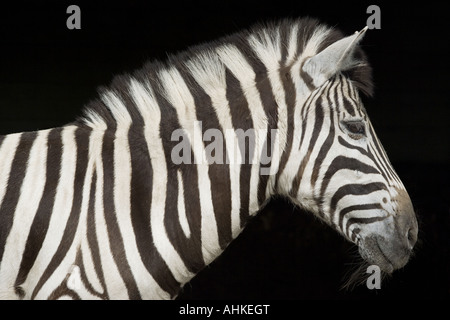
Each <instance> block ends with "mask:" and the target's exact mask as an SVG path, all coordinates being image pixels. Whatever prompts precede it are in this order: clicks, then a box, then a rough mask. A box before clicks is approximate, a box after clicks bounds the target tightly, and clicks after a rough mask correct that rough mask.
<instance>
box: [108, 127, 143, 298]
mask: <svg viewBox="0 0 450 320" xmlns="http://www.w3.org/2000/svg"><path fill="white" fill-rule="evenodd" d="M114 139H115V134H114V133H113V132H106V133H105V135H104V139H103V146H102V159H103V207H104V213H105V221H106V227H107V230H108V237H109V242H110V246H111V251H112V256H113V258H114V261H115V263H116V265H117V269H118V270H119V273H120V276H121V277H122V279H123V281H124V283H125V286H126V288H127V293H128V297H129V298H130V299H133V300H135V299H141V295H140V293H139V289H138V287H137V284H136V280H135V279H134V276H133V273H132V272H131V268H130V265H129V262H128V260H127V256H126V253H125V245H124V239H123V238H122V234H121V233H120V228H119V222H118V221H117V213H116V207H115V204H114V184H115V181H114V175H115V173H114V166H115V165H114V149H115V146H114Z"/></svg>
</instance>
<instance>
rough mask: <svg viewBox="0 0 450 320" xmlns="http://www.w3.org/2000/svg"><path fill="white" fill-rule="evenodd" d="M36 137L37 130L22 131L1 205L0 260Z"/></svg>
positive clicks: (0, 259)
mask: <svg viewBox="0 0 450 320" xmlns="http://www.w3.org/2000/svg"><path fill="white" fill-rule="evenodd" d="M36 137H37V133H36V132H27V133H22V135H21V136H20V141H19V144H18V146H17V149H16V153H15V155H14V159H13V161H12V164H11V171H10V175H9V179H8V184H7V186H6V192H5V195H4V197H3V202H2V204H1V207H0V217H1V218H2V220H1V221H2V223H0V261H2V258H3V254H4V250H5V245H6V239H7V238H8V236H9V233H10V231H11V227H12V224H13V219H14V214H15V211H16V206H17V202H18V201H19V197H20V194H21V192H20V189H21V187H22V183H23V179H24V178H25V174H26V167H27V161H28V157H29V155H30V150H31V147H32V145H33V143H34V141H35V139H36Z"/></svg>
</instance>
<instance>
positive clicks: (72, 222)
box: [31, 128, 91, 299]
mask: <svg viewBox="0 0 450 320" xmlns="http://www.w3.org/2000/svg"><path fill="white" fill-rule="evenodd" d="M90 133H91V130H90V129H88V128H77V130H76V131H75V142H76V144H77V160H76V161H77V162H76V171H75V179H74V193H73V200H72V209H71V211H70V215H69V218H68V220H67V223H66V225H65V227H64V233H63V236H62V241H61V242H60V243H59V246H58V249H57V250H56V252H55V254H54V255H53V257H52V259H51V261H50V263H49V264H48V265H47V267H46V269H45V271H44V273H43V274H42V277H41V278H40V279H39V281H38V283H37V284H36V286H35V288H34V290H33V293H32V295H31V299H34V298H35V297H36V294H37V293H38V292H39V290H40V289H41V288H42V286H43V285H44V283H45V282H46V281H47V280H48V279H49V278H50V276H51V275H52V274H53V272H54V271H55V270H56V268H57V267H58V266H59V264H60V263H61V261H62V260H63V259H64V258H65V256H66V254H67V251H68V250H69V249H70V247H71V245H72V242H73V239H74V237H75V233H76V231H77V226H78V220H79V218H80V209H81V202H82V198H83V188H84V179H85V175H86V169H87V164H88V157H89V152H88V151H89V150H88V149H89V148H87V147H86V146H89V137H90Z"/></svg>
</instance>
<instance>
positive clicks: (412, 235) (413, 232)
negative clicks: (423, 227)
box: [406, 227, 417, 250]
mask: <svg viewBox="0 0 450 320" xmlns="http://www.w3.org/2000/svg"><path fill="white" fill-rule="evenodd" d="M406 237H407V239H408V245H409V248H410V249H411V250H412V248H413V247H414V245H415V244H416V242H417V228H414V227H412V228H409V229H408V231H407V233H406Z"/></svg>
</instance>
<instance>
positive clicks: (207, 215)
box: [159, 68, 221, 264]
mask: <svg viewBox="0 0 450 320" xmlns="http://www.w3.org/2000/svg"><path fill="white" fill-rule="evenodd" d="M159 77H160V78H161V82H162V86H163V88H164V90H165V92H164V93H165V96H166V99H167V100H168V101H169V102H170V103H171V104H172V105H173V106H174V108H175V109H176V111H177V115H178V121H179V122H180V125H181V127H182V128H183V129H184V130H185V131H186V132H187V133H188V135H187V136H188V139H189V142H190V145H191V146H192V151H193V153H194V159H195V163H197V172H198V186H199V197H200V208H201V217H202V223H201V231H202V253H203V259H204V261H205V263H206V264H209V263H210V262H211V261H212V260H213V259H215V258H216V257H217V256H218V255H219V254H220V253H221V249H220V245H219V236H218V231H217V222H216V217H215V215H214V207H213V204H212V199H211V182H210V180H209V176H208V164H207V161H206V154H205V150H204V145H203V140H202V136H203V133H202V130H201V127H200V125H201V123H200V122H199V121H197V117H196V114H195V104H194V99H193V97H192V95H191V93H190V91H189V89H188V87H187V85H186V83H185V82H184V80H183V78H182V77H181V75H180V73H179V72H178V70H176V69H175V68H172V69H169V70H164V71H162V72H160V74H159Z"/></svg>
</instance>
